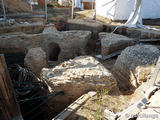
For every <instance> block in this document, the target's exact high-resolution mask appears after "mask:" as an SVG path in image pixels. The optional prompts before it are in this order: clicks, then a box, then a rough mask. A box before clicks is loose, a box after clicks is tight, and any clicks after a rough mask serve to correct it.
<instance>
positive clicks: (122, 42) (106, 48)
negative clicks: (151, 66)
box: [99, 32, 134, 56]
mask: <svg viewBox="0 0 160 120" xmlns="http://www.w3.org/2000/svg"><path fill="white" fill-rule="evenodd" d="M99 38H100V41H101V54H102V56H107V55H109V54H112V53H114V52H117V51H119V50H123V49H125V48H126V47H128V46H130V45H133V44H134V40H133V39H131V38H128V37H125V36H122V35H118V34H114V33H106V32H102V33H99Z"/></svg>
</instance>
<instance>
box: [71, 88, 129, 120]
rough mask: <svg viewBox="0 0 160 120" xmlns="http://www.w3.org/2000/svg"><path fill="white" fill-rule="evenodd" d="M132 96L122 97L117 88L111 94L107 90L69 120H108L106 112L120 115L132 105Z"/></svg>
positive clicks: (88, 102) (89, 101) (101, 92)
mask: <svg viewBox="0 0 160 120" xmlns="http://www.w3.org/2000/svg"><path fill="white" fill-rule="evenodd" d="M131 98H132V95H122V94H121V93H120V92H119V90H118V89H117V88H115V89H113V91H111V92H110V93H108V92H107V91H105V90H102V91H99V92H98V94H97V95H96V96H94V97H92V98H91V99H89V100H88V101H87V102H86V103H85V104H84V105H83V106H82V107H80V109H78V111H76V112H75V113H73V115H72V116H70V117H69V118H68V120H106V119H105V118H104V110H105V109H108V110H110V111H112V112H114V113H119V112H121V111H123V110H124V109H126V108H128V106H129V105H130V100H131Z"/></svg>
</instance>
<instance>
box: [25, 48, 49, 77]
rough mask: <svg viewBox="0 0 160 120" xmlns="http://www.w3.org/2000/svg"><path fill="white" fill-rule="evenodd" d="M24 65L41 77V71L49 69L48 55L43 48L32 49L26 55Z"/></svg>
mask: <svg viewBox="0 0 160 120" xmlns="http://www.w3.org/2000/svg"><path fill="white" fill-rule="evenodd" d="M24 64H25V66H27V67H28V68H30V69H31V70H32V72H33V73H34V74H35V75H37V76H39V75H40V72H41V69H42V68H44V67H47V61H46V53H45V52H44V51H43V50H42V49H41V48H32V49H30V50H29V51H28V53H27V54H26V56H25V58H24Z"/></svg>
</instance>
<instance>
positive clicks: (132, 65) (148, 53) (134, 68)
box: [112, 45, 160, 90]
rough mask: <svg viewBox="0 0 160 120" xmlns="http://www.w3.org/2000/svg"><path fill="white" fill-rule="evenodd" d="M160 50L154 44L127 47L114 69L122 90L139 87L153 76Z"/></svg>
mask: <svg viewBox="0 0 160 120" xmlns="http://www.w3.org/2000/svg"><path fill="white" fill-rule="evenodd" d="M159 56H160V51H159V50H158V49H157V48H156V47H154V46H152V45H136V46H131V47H127V48H126V49H125V50H124V51H122V53H121V55H120V56H118V59H117V61H116V63H115V65H114V67H113V69H112V71H113V73H114V75H115V77H116V78H117V81H118V84H119V87H120V89H121V90H130V89H132V88H137V87H138V86H139V85H141V84H142V83H143V82H146V81H148V80H149V79H150V78H151V74H152V71H153V69H154V64H155V63H156V60H157V59H158V57H159Z"/></svg>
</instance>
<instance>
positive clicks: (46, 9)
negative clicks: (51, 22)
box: [45, 0, 48, 21]
mask: <svg viewBox="0 0 160 120" xmlns="http://www.w3.org/2000/svg"><path fill="white" fill-rule="evenodd" d="M47 12H48V11H47V0H45V16H46V21H47Z"/></svg>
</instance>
